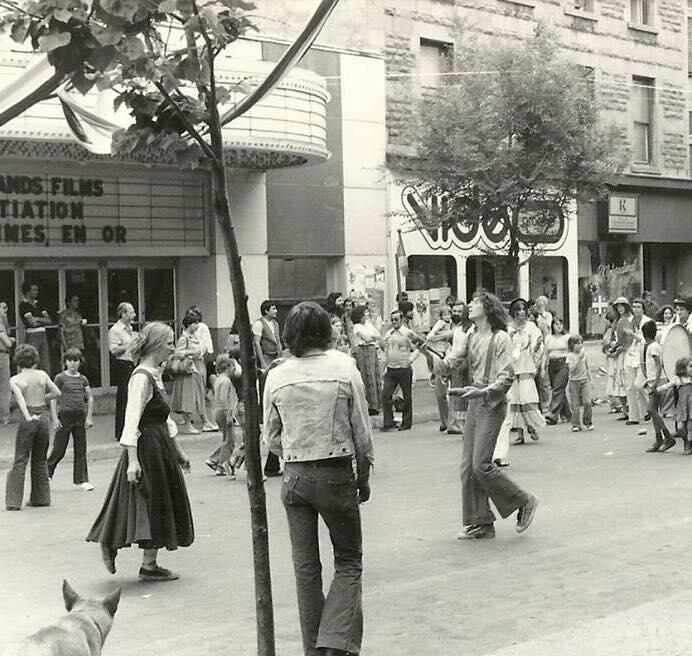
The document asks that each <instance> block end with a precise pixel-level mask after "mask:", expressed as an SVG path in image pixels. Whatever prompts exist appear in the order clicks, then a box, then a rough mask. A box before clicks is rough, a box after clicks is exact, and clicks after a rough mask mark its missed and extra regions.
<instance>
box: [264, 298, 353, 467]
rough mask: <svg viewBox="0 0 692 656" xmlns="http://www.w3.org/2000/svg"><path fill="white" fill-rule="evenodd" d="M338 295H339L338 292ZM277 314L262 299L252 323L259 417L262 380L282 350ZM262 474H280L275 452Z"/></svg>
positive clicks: (275, 309) (268, 303)
mask: <svg viewBox="0 0 692 656" xmlns="http://www.w3.org/2000/svg"><path fill="white" fill-rule="evenodd" d="M330 296H331V294H330ZM339 296H341V295H340V294H339ZM342 300H343V299H342ZM278 316H279V311H278V309H277V307H276V304H275V303H272V302H271V301H269V300H267V301H262V304H261V305H260V318H259V319H257V321H255V322H254V323H253V324H252V336H253V340H254V347H255V356H256V357H257V363H258V366H259V371H258V372H257V377H258V380H259V410H260V417H262V416H263V410H262V399H263V398H264V381H265V380H266V377H267V372H268V371H269V367H270V365H271V363H272V362H274V360H276V359H277V358H278V357H279V356H280V355H281V352H282V351H283V350H284V343H283V341H282V339H281V331H280V330H279V322H278V321H277V320H276V318H277V317H278ZM264 475H265V476H281V463H280V461H279V459H278V458H277V457H276V454H274V453H271V452H270V453H269V454H268V455H267V461H266V462H265V464H264Z"/></svg>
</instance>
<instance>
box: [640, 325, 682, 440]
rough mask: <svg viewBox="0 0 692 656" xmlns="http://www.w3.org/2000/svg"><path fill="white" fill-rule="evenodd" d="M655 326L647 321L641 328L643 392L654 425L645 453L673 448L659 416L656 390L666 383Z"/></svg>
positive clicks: (670, 438) (671, 438)
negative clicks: (651, 440) (646, 394)
mask: <svg viewBox="0 0 692 656" xmlns="http://www.w3.org/2000/svg"><path fill="white" fill-rule="evenodd" d="M656 332H657V329H656V324H655V323H654V322H653V321H647V322H646V323H645V324H644V325H643V326H642V335H643V337H644V348H643V352H642V368H643V370H644V376H645V378H646V383H645V384H644V390H645V391H646V392H647V393H648V394H649V408H648V409H649V414H650V415H651V423H652V424H653V425H654V436H655V437H654V443H653V444H652V445H651V446H650V447H649V448H648V449H646V451H647V453H656V452H657V451H667V450H668V449H672V448H673V447H674V446H675V438H674V437H673V436H672V435H671V434H670V431H669V430H668V427H667V426H666V422H665V421H664V420H663V417H662V416H661V405H662V404H663V397H662V396H661V395H660V394H659V392H658V388H659V386H661V385H665V384H666V383H667V382H668V378H667V376H666V373H665V371H663V361H662V359H661V357H662V353H661V345H660V344H659V343H658V342H657V341H656Z"/></svg>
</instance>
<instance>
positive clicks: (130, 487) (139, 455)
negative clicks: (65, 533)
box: [86, 321, 194, 582]
mask: <svg viewBox="0 0 692 656" xmlns="http://www.w3.org/2000/svg"><path fill="white" fill-rule="evenodd" d="M174 350H175V336H174V334H173V330H172V329H171V328H170V326H167V325H166V324H165V323H161V322H158V321H154V322H152V323H148V324H147V325H146V326H144V328H143V329H142V332H141V334H140V336H139V337H138V339H137V344H136V348H135V350H134V351H133V356H134V357H135V358H136V359H137V361H138V365H137V368H136V369H135V370H134V371H133V372H132V376H131V377H130V382H129V389H128V398H127V410H126V414H125V426H124V428H123V432H122V437H121V438H120V444H121V445H122V446H123V450H122V454H121V456H120V460H119V461H118V464H117V465H116V468H115V472H114V473H113V478H112V480H111V483H110V485H109V487H108V492H107V494H106V498H105V499H104V502H103V506H102V508H101V511H100V513H99V515H98V517H97V518H96V521H95V522H94V525H93V526H92V527H91V530H90V531H89V534H88V535H87V538H86V539H87V540H88V541H90V542H98V543H99V544H100V545H101V556H102V558H103V563H104V565H105V566H106V569H107V570H108V571H109V572H110V573H111V574H114V573H115V559H116V556H117V554H118V550H119V549H123V548H124V547H129V546H131V545H133V544H136V545H138V546H139V548H140V549H142V550H143V557H142V567H141V569H140V570H139V579H140V581H151V582H156V581H173V580H175V579H177V578H178V575H177V574H176V573H175V572H172V571H171V570H169V569H165V568H163V567H160V566H159V565H158V563H157V556H158V551H159V549H163V548H165V549H168V550H169V551H172V550H174V549H177V548H178V547H187V546H190V545H191V544H192V542H193V541H194V527H193V523H192V510H191V508H190V500H189V498H188V495H187V489H186V487H185V480H184V478H183V472H182V470H183V469H185V470H189V469H190V461H189V460H188V458H187V456H186V455H185V454H184V453H183V451H182V450H181V448H180V446H179V445H178V442H177V440H176V439H175V436H176V434H177V432H178V428H177V426H176V424H175V422H174V421H172V420H171V419H170V417H169V412H170V408H169V406H168V403H166V399H165V392H164V389H163V382H162V380H161V374H160V371H161V364H162V363H163V362H165V361H167V360H168V358H169V357H170V355H171V354H172V353H173V351H174Z"/></svg>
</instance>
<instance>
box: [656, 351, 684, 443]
mask: <svg viewBox="0 0 692 656" xmlns="http://www.w3.org/2000/svg"><path fill="white" fill-rule="evenodd" d="M671 388H672V389H674V390H675V391H676V392H677V397H678V400H677V403H676V404H675V417H676V423H677V427H678V430H677V431H676V433H675V437H679V438H680V439H681V440H682V444H683V453H684V454H685V455H686V456H689V455H692V445H691V444H690V438H689V430H690V428H692V425H691V424H692V358H680V359H679V360H678V361H677V362H676V363H675V376H673V378H672V379H671V380H670V382H669V383H666V384H665V385H661V386H660V387H659V388H658V393H659V394H661V393H662V392H666V391H668V390H669V389H671Z"/></svg>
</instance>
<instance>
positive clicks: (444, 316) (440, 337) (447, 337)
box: [423, 305, 453, 428]
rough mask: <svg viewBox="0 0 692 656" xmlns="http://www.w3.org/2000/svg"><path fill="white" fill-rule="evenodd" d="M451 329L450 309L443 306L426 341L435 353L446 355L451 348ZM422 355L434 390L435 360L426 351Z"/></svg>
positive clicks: (435, 376)
mask: <svg viewBox="0 0 692 656" xmlns="http://www.w3.org/2000/svg"><path fill="white" fill-rule="evenodd" d="M452 328H453V326H452V308H450V307H449V306H447V305H443V306H442V307H441V308H440V309H439V314H438V319H437V321H436V322H435V325H434V326H433V327H432V328H431V329H430V332H429V333H428V335H427V337H426V340H427V341H428V342H430V344H432V346H434V347H435V350H436V351H439V352H440V353H447V351H448V350H449V349H450V348H451V346H452V338H451V335H452ZM423 355H424V357H425V360H426V362H427V365H428V373H429V374H430V386H431V387H433V388H434V387H435V379H436V378H437V373H436V372H435V360H434V359H433V355H432V353H430V352H428V351H423ZM443 423H444V422H443ZM445 428H446V427H445Z"/></svg>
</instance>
